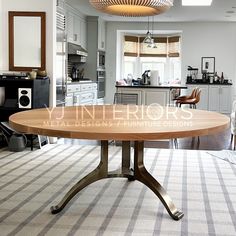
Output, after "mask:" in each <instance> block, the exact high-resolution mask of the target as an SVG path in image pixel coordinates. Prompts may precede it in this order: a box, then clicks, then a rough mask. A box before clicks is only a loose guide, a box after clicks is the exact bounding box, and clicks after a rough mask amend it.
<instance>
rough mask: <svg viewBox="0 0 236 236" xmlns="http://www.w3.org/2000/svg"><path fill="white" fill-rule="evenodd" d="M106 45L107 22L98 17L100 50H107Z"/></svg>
mask: <svg viewBox="0 0 236 236" xmlns="http://www.w3.org/2000/svg"><path fill="white" fill-rule="evenodd" d="M105 46H106V22H105V21H104V20H102V19H100V18H99V19H98V50H104V51H105Z"/></svg>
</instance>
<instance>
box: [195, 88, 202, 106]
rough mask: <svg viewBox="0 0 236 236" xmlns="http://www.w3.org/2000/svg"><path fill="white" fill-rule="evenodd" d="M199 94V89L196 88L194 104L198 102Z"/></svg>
mask: <svg viewBox="0 0 236 236" xmlns="http://www.w3.org/2000/svg"><path fill="white" fill-rule="evenodd" d="M200 95H201V89H199V88H197V91H196V94H195V104H197V103H199V102H200V97H201V96H200Z"/></svg>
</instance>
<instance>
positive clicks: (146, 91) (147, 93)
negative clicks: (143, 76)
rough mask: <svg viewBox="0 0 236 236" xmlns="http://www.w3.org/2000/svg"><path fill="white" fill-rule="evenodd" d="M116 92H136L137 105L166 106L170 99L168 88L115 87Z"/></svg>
mask: <svg viewBox="0 0 236 236" xmlns="http://www.w3.org/2000/svg"><path fill="white" fill-rule="evenodd" d="M117 92H118V93H129V94H138V105H151V104H159V105H161V106H167V105H168V104H169V100H170V99H169V98H170V96H169V95H170V90H169V89H151V88H126V87H117Z"/></svg>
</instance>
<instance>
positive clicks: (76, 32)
mask: <svg viewBox="0 0 236 236" xmlns="http://www.w3.org/2000/svg"><path fill="white" fill-rule="evenodd" d="M66 28H67V41H68V42H70V43H74V44H77V45H81V46H82V47H83V48H85V49H86V48H87V23H86V20H85V19H84V18H83V17H81V16H80V15H79V13H78V14H75V13H74V12H72V11H70V9H67V14H66Z"/></svg>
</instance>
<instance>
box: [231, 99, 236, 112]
mask: <svg viewBox="0 0 236 236" xmlns="http://www.w3.org/2000/svg"><path fill="white" fill-rule="evenodd" d="M232 112H236V100H234V101H233V104H232Z"/></svg>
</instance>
